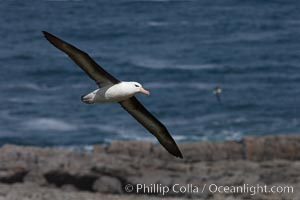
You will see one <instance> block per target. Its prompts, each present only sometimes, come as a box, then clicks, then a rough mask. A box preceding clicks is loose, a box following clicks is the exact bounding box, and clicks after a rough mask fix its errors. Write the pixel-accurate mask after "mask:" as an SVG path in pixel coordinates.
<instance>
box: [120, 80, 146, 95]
mask: <svg viewBox="0 0 300 200" xmlns="http://www.w3.org/2000/svg"><path fill="white" fill-rule="evenodd" d="M122 84H124V85H125V87H126V89H128V91H130V92H132V93H133V94H137V93H139V92H140V93H143V94H147V95H150V92H149V91H148V90H145V89H144V88H143V86H142V85H141V84H140V83H138V82H123V83H122Z"/></svg>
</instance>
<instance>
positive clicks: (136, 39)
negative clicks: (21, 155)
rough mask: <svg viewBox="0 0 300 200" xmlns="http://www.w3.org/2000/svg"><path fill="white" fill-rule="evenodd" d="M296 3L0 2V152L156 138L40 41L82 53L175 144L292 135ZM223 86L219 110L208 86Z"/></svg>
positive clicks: (298, 64)
mask: <svg viewBox="0 0 300 200" xmlns="http://www.w3.org/2000/svg"><path fill="white" fill-rule="evenodd" d="M299 10H300V3H299V1H279V0H278V1H277V0H276V1H275V0H274V1H272V0H264V1H262V0H252V1H240V0H214V1H211V0H201V1H200V0H190V1H188V0H186V1H175V0H144V1H142V0H126V1H125V0H120V1H110V0H102V1H92V0H82V1H78V0H77V1H75V0H69V1H63V0H54V1H51V0H49V1H46V0H44V1H43V0H40V1H30V0H29V1H0V38H1V41H0V73H1V77H0V144H5V143H14V144H23V145H39V146H85V145H92V144H97V143H107V142H110V141H112V140H150V141H156V139H155V138H154V137H153V136H152V135H151V134H149V133H148V132H147V130H145V129H144V128H143V127H142V126H141V125H140V124H138V123H137V122H136V121H135V120H134V119H133V118H132V117H131V116H130V115H128V114H127V113H126V112H125V111H124V110H122V108H121V107H120V106H119V105H118V104H93V105H87V104H84V103H82V102H81V101H80V96H81V95H83V94H86V93H88V92H90V91H92V90H94V89H96V88H97V86H96V85H95V84H94V82H93V81H92V80H90V79H89V78H88V77H87V76H86V75H85V73H84V72H82V71H81V70H80V68H79V67H77V66H76V65H75V64H74V63H73V62H72V61H71V60H70V59H69V58H68V57H67V56H66V55H65V54H63V53H62V52H60V51H58V50H57V49H56V48H54V47H53V46H52V45H51V44H50V43H48V41H46V40H45V38H44V37H43V36H42V33H41V31H42V30H44V31H48V32H50V33H53V34H55V35H57V36H59V37H61V38H63V39H64V40H66V41H68V42H70V43H72V44H74V45H76V46H77V47H79V48H81V49H82V50H84V51H86V52H88V53H89V54H90V55H91V56H92V57H93V58H94V59H95V60H96V61H97V62H98V63H99V64H101V65H102V66H103V67H104V68H105V69H106V70H107V71H109V72H110V73H112V74H113V75H114V76H116V77H117V78H118V79H120V80H125V81H126V80H133V81H138V82H140V83H142V84H143V86H144V88H145V89H148V90H150V91H151V95H150V96H146V95H142V94H138V95H137V97H138V99H140V101H141V102H143V104H144V105H145V106H146V107H147V108H148V109H149V110H150V111H151V112H152V113H153V114H154V115H155V116H156V117H158V118H159V119H160V120H161V121H162V122H163V123H164V124H165V125H166V126H167V127H168V129H169V131H170V133H171V134H172V135H173V136H174V138H175V140H176V141H223V140H231V139H233V140H239V139H240V138H242V137H244V136H249V135H258V136H262V135H268V134H289V133H299V132H300V12H299ZM216 86H220V87H221V88H222V89H223V92H222V95H221V100H222V104H220V103H218V101H217V99H216V97H215V96H214V94H213V89H214V88H215V87H216Z"/></svg>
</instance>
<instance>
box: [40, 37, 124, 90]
mask: <svg viewBox="0 0 300 200" xmlns="http://www.w3.org/2000/svg"><path fill="white" fill-rule="evenodd" d="M43 33H44V35H45V37H46V39H47V40H48V41H49V42H50V43H51V44H53V45H54V46H55V47H56V48H58V49H60V50H61V51H63V52H65V53H66V54H67V55H68V56H69V57H70V58H71V59H72V60H73V61H74V62H75V63H76V64H77V65H79V66H80V68H81V69H83V70H84V71H85V72H86V73H87V74H88V75H89V77H90V78H91V79H93V80H94V81H96V83H97V84H98V85H99V86H101V87H102V86H104V85H111V84H116V83H119V82H120V81H119V80H118V79H116V78H115V77H113V76H112V75H110V74H109V73H108V72H106V71H105V70H104V69H103V68H102V67H101V66H99V65H98V64H97V63H96V62H95V61H94V60H93V59H92V58H91V57H90V56H89V55H88V54H87V53H85V52H83V51H81V50H80V49H78V48H76V47H74V46H73V45H71V44H68V43H67V42H64V41H63V40H61V39H59V38H58V37H56V36H54V35H52V34H50V33H48V32H45V31H43Z"/></svg>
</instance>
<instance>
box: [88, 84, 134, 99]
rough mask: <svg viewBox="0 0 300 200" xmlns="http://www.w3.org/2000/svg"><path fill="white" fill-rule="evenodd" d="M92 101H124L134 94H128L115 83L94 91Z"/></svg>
mask: <svg viewBox="0 0 300 200" xmlns="http://www.w3.org/2000/svg"><path fill="white" fill-rule="evenodd" d="M93 93H94V98H93V102H120V101H124V100H126V99H128V98H130V97H132V96H133V95H134V94H128V93H126V92H125V91H123V90H121V88H118V87H117V86H116V85H114V86H111V87H108V88H100V89H98V90H95V91H94V92H93Z"/></svg>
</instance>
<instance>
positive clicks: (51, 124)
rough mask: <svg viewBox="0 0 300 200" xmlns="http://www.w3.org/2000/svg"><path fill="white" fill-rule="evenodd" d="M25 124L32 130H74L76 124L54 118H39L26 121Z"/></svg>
mask: <svg viewBox="0 0 300 200" xmlns="http://www.w3.org/2000/svg"><path fill="white" fill-rule="evenodd" d="M24 126H25V127H26V128H27V129H30V130H39V131H74V130H76V129H77V127H76V126H74V125H72V124H69V123H67V122H64V121H62V120H59V119H53V118H37V119H31V120H29V121H26V122H24Z"/></svg>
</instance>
